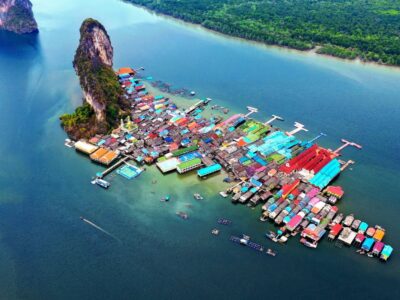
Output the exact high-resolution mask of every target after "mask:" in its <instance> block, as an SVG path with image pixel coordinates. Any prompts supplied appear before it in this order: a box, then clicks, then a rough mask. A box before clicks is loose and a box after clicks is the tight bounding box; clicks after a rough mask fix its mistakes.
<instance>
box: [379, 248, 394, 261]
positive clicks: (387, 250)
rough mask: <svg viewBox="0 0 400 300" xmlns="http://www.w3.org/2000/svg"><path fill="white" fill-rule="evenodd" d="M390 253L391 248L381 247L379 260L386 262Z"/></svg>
mask: <svg viewBox="0 0 400 300" xmlns="http://www.w3.org/2000/svg"><path fill="white" fill-rule="evenodd" d="M392 252H393V248H392V247H391V246H389V245H385V247H383V250H382V252H381V256H380V257H379V258H380V259H381V260H383V261H387V260H388V259H389V257H390V255H391V254H392Z"/></svg>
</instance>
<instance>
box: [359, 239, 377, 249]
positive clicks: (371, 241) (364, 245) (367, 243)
mask: <svg viewBox="0 0 400 300" xmlns="http://www.w3.org/2000/svg"><path fill="white" fill-rule="evenodd" d="M374 242H375V240H374V239H373V238H371V237H369V238H366V239H365V241H364V243H362V246H361V248H362V249H363V250H366V251H369V250H370V249H371V247H372V245H373V244H374Z"/></svg>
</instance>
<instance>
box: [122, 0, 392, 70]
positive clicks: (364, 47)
mask: <svg viewBox="0 0 400 300" xmlns="http://www.w3.org/2000/svg"><path fill="white" fill-rule="evenodd" d="M125 1H127V2H130V3H134V4H137V5H141V6H144V7H147V8H148V9H150V10H153V11H155V12H157V13H161V14H165V15H169V16H172V17H174V18H178V19H181V20H184V21H187V22H191V23H195V24H200V25H201V26H203V27H205V28H208V29H211V30H215V31H218V32H221V33H224V34H228V35H231V36H235V37H240V38H245V39H248V40H253V41H258V42H262V43H265V44H269V45H278V46H282V47H288V48H293V49H297V50H303V51H307V50H315V51H316V52H317V53H319V54H326V55H331V56H335V57H339V58H345V59H356V58H359V59H361V60H362V61H369V62H376V63H379V64H387V65H396V66H400V38H399V28H400V2H399V1H395V0H388V1H383V0H370V1H365V0H351V1H350V0H343V1H335V0H326V1H313V0H302V1H298V0H297V1H296V0H286V1H281V0H257V1H244V0H219V1H215V0H197V1H179V0H168V1H167V0H125Z"/></svg>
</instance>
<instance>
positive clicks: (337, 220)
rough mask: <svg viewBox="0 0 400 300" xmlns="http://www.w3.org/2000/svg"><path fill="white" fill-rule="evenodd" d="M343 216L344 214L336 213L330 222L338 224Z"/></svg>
mask: <svg viewBox="0 0 400 300" xmlns="http://www.w3.org/2000/svg"><path fill="white" fill-rule="evenodd" d="M343 218H344V215H343V214H342V213H340V214H338V215H337V216H336V217H335V218H334V219H333V221H332V224H340V222H342V220H343Z"/></svg>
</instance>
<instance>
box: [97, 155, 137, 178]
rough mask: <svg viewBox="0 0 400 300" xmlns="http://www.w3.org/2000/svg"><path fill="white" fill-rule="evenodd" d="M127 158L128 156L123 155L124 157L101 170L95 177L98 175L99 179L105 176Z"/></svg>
mask: <svg viewBox="0 0 400 300" xmlns="http://www.w3.org/2000/svg"><path fill="white" fill-rule="evenodd" d="M129 159H130V158H129V157H128V156H125V157H123V158H121V159H120V160H119V161H117V162H116V163H115V164H113V165H112V166H111V167H109V168H107V169H106V170H104V171H102V172H99V173H97V174H96V177H98V178H100V179H103V178H104V177H106V176H107V175H108V174H110V173H111V172H112V171H114V170H115V169H117V168H118V167H119V166H121V165H122V164H123V163H125V162H126V161H127V160H129Z"/></svg>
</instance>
